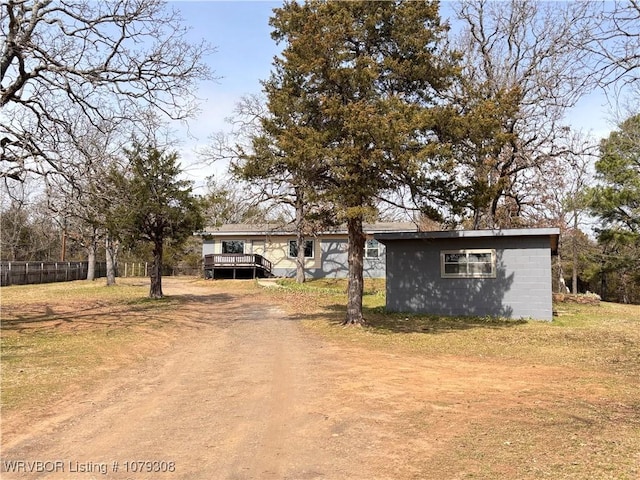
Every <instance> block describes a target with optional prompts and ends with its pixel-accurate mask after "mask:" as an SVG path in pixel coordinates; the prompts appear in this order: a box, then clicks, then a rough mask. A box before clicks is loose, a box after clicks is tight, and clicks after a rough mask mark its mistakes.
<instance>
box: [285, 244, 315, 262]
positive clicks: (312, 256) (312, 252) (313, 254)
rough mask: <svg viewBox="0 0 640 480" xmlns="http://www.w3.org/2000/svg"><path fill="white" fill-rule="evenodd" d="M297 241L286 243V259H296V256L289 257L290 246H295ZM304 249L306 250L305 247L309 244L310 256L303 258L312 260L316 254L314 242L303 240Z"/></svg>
mask: <svg viewBox="0 0 640 480" xmlns="http://www.w3.org/2000/svg"><path fill="white" fill-rule="evenodd" d="M296 243H297V240H289V242H288V243H287V257H289V258H296V257H297V256H296V255H291V246H292V245H296ZM304 243H305V247H304V249H305V250H306V249H307V245H308V244H309V243H310V244H311V256H310V257H307V256H306V255H305V256H304V258H314V257H315V254H316V242H314V241H313V240H305V241H304Z"/></svg>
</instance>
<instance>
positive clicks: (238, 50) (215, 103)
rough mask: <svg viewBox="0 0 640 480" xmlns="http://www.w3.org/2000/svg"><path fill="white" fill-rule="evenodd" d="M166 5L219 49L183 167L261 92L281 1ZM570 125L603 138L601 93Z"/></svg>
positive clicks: (605, 120) (606, 127)
mask: <svg viewBox="0 0 640 480" xmlns="http://www.w3.org/2000/svg"><path fill="white" fill-rule="evenodd" d="M170 5H171V6H172V7H173V8H176V9H177V10H179V11H180V12H181V13H182V16H183V17H184V20H185V24H186V25H188V26H189V27H191V32H190V36H191V37H192V38H193V39H194V40H196V41H197V40H200V39H205V40H207V41H208V42H209V43H211V44H212V45H213V46H215V47H216V49H217V51H216V53H214V54H212V55H211V56H210V57H209V58H208V59H207V60H208V63H209V64H210V65H211V68H212V69H213V70H214V71H215V74H216V76H217V77H219V78H218V80H217V81H216V82H207V83H203V84H201V86H200V89H199V91H198V96H199V97H200V98H201V99H202V113H201V115H200V116H199V117H198V118H197V119H196V120H193V121H191V122H190V130H189V131H190V133H191V135H192V136H194V137H195V139H192V138H189V139H187V138H186V137H187V135H186V134H185V135H183V137H184V139H183V143H182V145H181V146H180V147H178V150H179V151H180V155H181V158H182V159H183V165H184V166H186V165H188V164H193V163H194V162H195V161H196V156H195V154H194V150H195V149H196V148H197V147H199V146H203V145H205V144H206V143H207V137H208V136H209V135H211V134H212V133H214V132H219V131H221V130H227V129H228V126H227V124H226V122H225V118H227V117H228V116H229V115H231V113H232V111H233V108H234V106H235V105H236V103H237V102H238V101H239V100H240V98H241V97H242V96H244V95H248V94H257V93H260V91H261V85H260V81H261V80H265V79H267V78H268V76H269V72H270V70H271V62H272V59H273V57H274V55H276V54H277V53H278V51H279V48H278V46H277V45H276V44H275V42H274V41H273V40H272V39H271V28H270V26H269V23H268V22H269V17H270V16H271V14H272V10H273V9H274V8H277V7H279V6H280V5H282V2H281V1H267V0H264V1H241V0H235V1H217V0H214V1H211V0H210V1H181V0H180V1H174V2H170ZM448 12H449V7H448V5H447V4H446V2H444V3H443V6H442V9H441V15H442V16H443V17H447V16H448ZM568 122H569V123H570V124H571V125H572V126H573V127H574V128H579V129H583V130H584V131H585V132H589V131H591V132H592V133H593V134H594V135H595V136H596V137H598V138H601V137H604V136H607V135H608V132H609V131H611V129H612V124H611V119H610V114H609V107H608V106H607V104H606V99H605V98H604V96H603V95H602V94H600V93H595V94H593V95H591V96H589V97H587V98H585V99H583V100H582V101H581V102H580V103H579V105H577V106H576V108H575V109H573V110H572V111H571V112H570V115H569V118H568ZM188 171H189V172H190V173H191V175H192V176H193V178H192V179H193V180H196V182H197V183H199V184H200V183H201V181H202V180H203V178H202V177H203V176H205V175H209V174H212V173H216V172H215V170H214V169H211V168H208V169H207V168H205V169H201V168H198V169H188ZM217 174H219V172H218V173H217Z"/></svg>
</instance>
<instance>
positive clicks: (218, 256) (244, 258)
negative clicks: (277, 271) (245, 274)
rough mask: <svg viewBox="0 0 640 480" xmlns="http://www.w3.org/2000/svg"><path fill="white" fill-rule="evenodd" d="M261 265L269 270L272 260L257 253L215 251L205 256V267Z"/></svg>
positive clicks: (260, 266)
mask: <svg viewBox="0 0 640 480" xmlns="http://www.w3.org/2000/svg"><path fill="white" fill-rule="evenodd" d="M238 267H259V268H262V269H264V270H265V271H267V272H269V273H270V272H271V269H272V268H273V266H272V264H271V262H270V261H269V260H267V259H266V258H264V257H263V256H262V255H258V254H255V253H251V254H246V253H214V254H210V255H205V256H204V268H205V270H206V269H211V268H238Z"/></svg>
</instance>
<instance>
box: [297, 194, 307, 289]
mask: <svg viewBox="0 0 640 480" xmlns="http://www.w3.org/2000/svg"><path fill="white" fill-rule="evenodd" d="M295 190H296V220H295V222H296V225H295V226H296V246H297V247H298V250H297V255H296V283H304V281H305V276H304V243H305V242H304V232H303V226H304V225H303V222H304V202H303V198H302V194H301V193H300V191H299V189H298V188H296V189H295Z"/></svg>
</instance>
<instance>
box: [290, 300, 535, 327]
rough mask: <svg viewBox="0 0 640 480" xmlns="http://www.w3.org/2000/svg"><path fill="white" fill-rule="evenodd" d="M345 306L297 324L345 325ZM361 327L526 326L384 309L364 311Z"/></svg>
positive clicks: (500, 320) (327, 309)
mask: <svg viewBox="0 0 640 480" xmlns="http://www.w3.org/2000/svg"><path fill="white" fill-rule="evenodd" d="M345 315H346V307H345V305H340V304H333V305H326V306H324V307H323V309H322V310H321V311H319V312H317V313H314V314H310V315H309V314H298V315H294V316H293V319H296V320H305V319H306V320H327V321H328V322H329V323H331V324H333V325H335V326H339V325H341V324H342V323H343V322H344V319H345ZM363 316H364V320H365V323H364V327H365V328H368V329H370V330H371V331H372V332H379V333H427V334H439V333H447V332H451V331H459V330H471V329H503V328H512V327H517V326H520V325H524V324H526V323H528V322H527V321H526V320H514V319H508V318H498V317H490V316H485V317H477V316H458V317H447V316H442V315H426V314H408V313H395V312H394V313H391V312H387V311H386V310H385V308H384V307H374V308H367V307H364V308H363Z"/></svg>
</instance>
